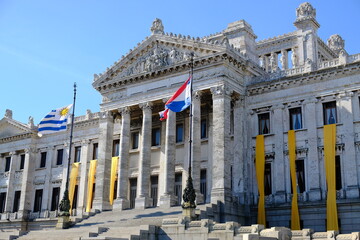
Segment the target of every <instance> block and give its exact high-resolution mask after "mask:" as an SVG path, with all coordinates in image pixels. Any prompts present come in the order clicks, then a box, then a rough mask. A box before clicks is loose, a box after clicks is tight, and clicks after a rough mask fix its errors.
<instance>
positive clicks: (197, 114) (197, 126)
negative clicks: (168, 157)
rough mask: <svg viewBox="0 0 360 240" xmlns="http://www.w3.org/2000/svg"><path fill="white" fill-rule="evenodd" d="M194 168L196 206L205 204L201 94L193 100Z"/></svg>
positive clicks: (195, 95) (197, 94)
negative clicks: (201, 182) (202, 177)
mask: <svg viewBox="0 0 360 240" xmlns="http://www.w3.org/2000/svg"><path fill="white" fill-rule="evenodd" d="M192 115H193V116H192V128H193V129H192V134H193V136H192V158H191V160H192V166H191V170H192V172H191V175H192V179H193V186H194V190H195V192H196V204H201V203H204V196H203V195H202V194H201V193H200V171H201V169H200V167H201V166H200V164H201V135H200V134H201V132H200V131H201V92H200V91H197V92H195V94H194V96H193V100H192Z"/></svg>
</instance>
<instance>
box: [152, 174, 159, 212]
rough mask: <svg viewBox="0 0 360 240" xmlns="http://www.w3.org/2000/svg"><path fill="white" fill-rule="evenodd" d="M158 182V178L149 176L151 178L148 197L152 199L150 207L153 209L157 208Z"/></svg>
mask: <svg viewBox="0 0 360 240" xmlns="http://www.w3.org/2000/svg"><path fill="white" fill-rule="evenodd" d="M158 182H159V177H158V176H151V178H150V185H151V192H150V196H151V198H152V206H153V207H156V206H157V199H158Z"/></svg>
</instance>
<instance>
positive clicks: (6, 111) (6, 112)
mask: <svg viewBox="0 0 360 240" xmlns="http://www.w3.org/2000/svg"><path fill="white" fill-rule="evenodd" d="M12 116H13V112H12V111H11V110H10V109H6V110H5V117H6V118H10V119H12Z"/></svg>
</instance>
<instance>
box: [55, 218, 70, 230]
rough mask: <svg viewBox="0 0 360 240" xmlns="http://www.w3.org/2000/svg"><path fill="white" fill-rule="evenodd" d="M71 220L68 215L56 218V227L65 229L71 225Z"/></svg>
mask: <svg viewBox="0 0 360 240" xmlns="http://www.w3.org/2000/svg"><path fill="white" fill-rule="evenodd" d="M71 224H72V222H71V220H70V217H69V216H62V217H59V218H58V222H57V223H56V229H67V228H69V227H70V226H71Z"/></svg>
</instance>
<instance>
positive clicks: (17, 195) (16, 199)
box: [13, 191, 21, 212]
mask: <svg viewBox="0 0 360 240" xmlns="http://www.w3.org/2000/svg"><path fill="white" fill-rule="evenodd" d="M20 196H21V191H15V196H14V204H13V212H17V211H19V206H20Z"/></svg>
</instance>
